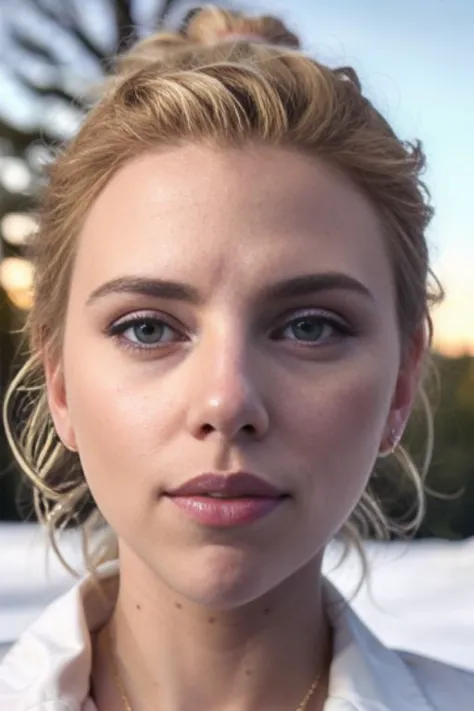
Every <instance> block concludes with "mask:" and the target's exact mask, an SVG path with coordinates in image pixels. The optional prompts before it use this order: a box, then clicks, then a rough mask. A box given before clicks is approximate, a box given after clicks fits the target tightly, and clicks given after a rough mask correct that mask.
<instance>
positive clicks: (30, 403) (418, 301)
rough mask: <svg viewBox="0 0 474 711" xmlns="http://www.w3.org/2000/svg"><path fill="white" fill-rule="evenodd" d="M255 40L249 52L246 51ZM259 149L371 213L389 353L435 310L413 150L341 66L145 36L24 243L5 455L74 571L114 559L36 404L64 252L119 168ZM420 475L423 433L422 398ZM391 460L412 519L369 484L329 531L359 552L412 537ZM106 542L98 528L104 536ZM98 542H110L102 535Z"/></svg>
mask: <svg viewBox="0 0 474 711" xmlns="http://www.w3.org/2000/svg"><path fill="white" fill-rule="evenodd" d="M254 38H255V41H253V39H254ZM193 141H201V142H203V141H204V142H209V143H210V144H212V145H218V146H223V147H230V146H232V147H234V146H241V145H245V144H248V143H249V142H253V143H265V144H271V145H276V146H284V147H289V148H293V149H296V150H300V151H304V152H305V153H307V154H312V155H315V156H319V157H321V158H322V159H323V160H325V161H326V162H327V163H329V164H331V165H333V166H334V167H336V168H337V169H339V170H341V171H342V172H343V173H344V174H345V175H347V176H348V177H349V178H350V179H351V180H352V181H353V183H354V184H355V185H356V186H358V188H359V189H360V190H362V191H363V192H364V193H365V195H366V196H367V197H368V198H369V199H370V200H371V202H372V204H373V206H374V208H375V209H376V210H377V212H378V214H379V215H380V217H381V219H382V224H383V225H384V226H385V230H384V231H385V234H384V238H385V240H386V242H387V246H388V250H389V254H390V258H391V262H392V265H393V272H394V277H395V285H396V294H397V310H398V322H399V328H400V334H401V342H402V344H405V345H407V344H408V343H409V339H410V336H411V335H412V334H413V333H414V331H415V329H417V328H418V327H420V325H422V324H425V326H426V329H427V334H428V339H429V340H431V335H432V322H431V318H430V312H429V310H430V306H431V305H432V304H434V303H435V302H437V301H438V300H439V299H440V298H441V288H440V287H439V284H438V282H437V281H436V280H434V281H433V285H434V286H433V288H431V287H430V275H431V272H430V269H429V262H428V250H427V244H426V240H425V230H426V227H427V225H428V223H429V221H430V219H431V216H432V209H431V207H430V205H429V200H428V195H427V191H426V189H425V187H424V185H423V183H422V182H421V174H422V171H423V168H424V155H423V152H422V149H421V146H420V144H419V143H408V142H403V141H401V140H400V139H399V138H398V137H397V136H396V135H395V133H394V132H393V130H392V129H391V128H390V126H389V125H388V123H387V122H386V121H385V120H384V118H383V117H382V116H381V115H380V114H379V113H378V111H377V110H376V109H375V108H374V107H373V106H372V104H371V103H370V102H369V101H368V100H367V98H365V96H364V95H363V93H362V90H361V85H360V82H359V79H358V77H357V74H356V73H355V71H354V70H353V69H352V68H350V67H339V68H336V69H331V68H329V67H327V66H325V65H323V64H321V63H319V62H317V61H315V60H314V59H312V58H310V57H308V56H306V55H305V54H304V53H302V52H301V51H300V49H299V41H298V38H297V37H296V35H294V34H293V33H291V32H289V31H288V30H287V29H286V27H285V26H284V25H283V24H282V22H280V21H279V20H278V19H275V18H272V17H257V18H252V17H248V16H246V15H243V14H241V13H238V12H230V11H226V10H223V9H220V8H218V7H213V6H208V7H205V8H203V9H201V10H199V11H198V12H194V13H193V14H192V16H189V17H188V21H187V22H186V23H185V24H184V25H183V27H182V28H181V30H180V31H179V32H176V33H169V32H168V33H164V32H163V33H160V32H158V33H156V34H155V35H153V36H151V37H149V38H148V39H146V40H144V41H142V42H141V43H139V44H138V45H137V46H136V47H135V48H132V50H131V51H130V52H129V53H128V54H127V55H125V56H123V57H121V58H120V59H119V60H118V62H117V71H116V74H115V75H114V76H113V77H111V78H110V79H109V80H108V81H107V83H106V86H105V87H104V92H103V96H102V97H101V98H100V100H99V101H98V102H97V104H96V106H95V107H94V108H93V109H92V110H91V111H90V113H89V115H88V116H87V118H86V119H85V121H84V123H83V125H82V127H81V129H80V130H79V132H78V135H77V136H76V138H75V139H74V140H73V141H72V143H71V144H70V145H69V146H68V147H67V148H66V150H65V151H64V152H63V153H62V154H61V155H60V156H59V157H58V158H57V160H56V161H55V163H54V164H53V166H52V168H51V173H50V180H49V184H48V185H47V187H46V188H45V191H44V195H43V197H42V201H41V208H40V212H39V230H38V232H37V233H36V234H35V236H34V242H33V244H32V249H33V259H34V263H35V268H36V276H35V299H34V304H33V306H32V309H31V312H30V314H29V318H28V323H27V333H28V336H29V348H30V357H29V359H28V361H27V362H26V364H25V365H24V367H23V368H22V369H21V371H20V372H19V373H18V375H17V377H16V378H15V379H14V381H13V383H12V384H11V387H10V388H9V391H8V393H7V396H6V398H5V403H4V419H5V426H6V431H7V435H8V438H9V441H10V445H11V447H12V450H13V453H14V456H15V458H16V460H17V462H18V464H19V465H20V467H21V469H22V470H23V472H24V474H25V475H26V476H27V478H28V479H29V480H30V482H31V483H32V485H33V490H34V500H35V507H36V511H37V515H38V517H39V519H40V520H41V521H42V522H43V523H45V524H46V526H47V527H48V529H49V532H50V535H51V540H52V542H53V545H55V540H56V539H55V535H56V533H57V532H58V531H59V530H61V529H62V528H64V527H65V526H66V525H68V524H69V523H71V522H73V523H76V524H78V525H79V526H80V527H81V530H82V532H83V541H84V551H85V558H86V565H87V567H88V568H89V569H91V570H94V569H95V567H96V565H97V564H98V563H99V562H102V561H104V560H106V559H110V558H113V557H115V556H116V545H115V544H114V540H113V535H112V536H109V537H108V538H106V539H104V541H105V542H104V541H103V546H102V547H101V548H100V549H99V548H97V549H95V551H94V552H93V551H92V550H91V547H90V531H91V530H93V529H95V528H96V527H97V526H99V527H100V526H103V524H104V522H103V520H102V519H101V516H100V513H99V511H98V510H97V508H96V506H95V504H94V502H93V501H91V498H90V494H89V491H88V487H87V484H86V481H85V479H84V475H83V472H82V470H81V466H80V462H79V458H78V456H77V454H76V453H73V452H69V451H68V450H67V449H65V447H64V445H63V444H62V442H61V441H60V440H59V438H58V436H57V434H56V432H55V429H54V425H53V422H52V419H51V416H50V413H49V409H48V403H47V398H46V393H45V380H44V372H43V365H42V353H44V351H45V350H47V351H49V352H51V353H52V354H54V355H55V356H59V354H60V352H61V346H62V337H63V329H64V321H65V313H66V307H67V302H68V290H69V283H70V279H71V273H72V269H73V265H74V255H75V246H76V242H77V239H78V235H79V233H80V231H81V226H82V224H83V222H84V219H85V217H86V215H87V212H88V210H89V209H90V206H91V205H92V203H93V202H94V200H95V199H96V198H97V196H98V195H99V193H100V192H101V190H102V189H103V188H104V186H105V185H106V183H107V182H108V181H109V180H110V179H111V177H112V176H113V175H114V173H116V172H117V171H118V170H119V168H120V167H121V166H122V165H124V164H125V163H126V162H127V161H128V160H130V159H131V158H132V157H135V156H137V155H138V154H141V153H144V152H146V151H150V150H155V149H156V148H158V147H160V146H163V145H170V144H178V143H183V142H193ZM422 402H423V403H424V405H425V406H426V413H427V422H428V442H427V454H426V457H425V462H424V467H423V470H424V471H426V468H427V465H428V463H429V455H430V451H431V440H432V421H431V416H430V411H429V407H428V405H427V401H426V397H422ZM395 457H396V459H397V460H398V462H399V463H400V464H401V466H402V469H403V470H404V471H405V473H406V474H407V476H408V478H409V480H410V481H411V483H412V485H413V488H414V491H415V495H416V506H415V508H414V511H413V512H412V514H411V516H410V517H409V518H408V519H407V520H405V521H402V522H400V521H399V522H396V521H390V520H389V519H388V518H387V516H386V515H385V514H384V512H383V509H382V506H381V504H380V502H379V501H378V500H377V497H376V496H375V495H373V494H372V493H371V485H370V483H369V488H368V489H367V490H366V491H365V492H364V494H363V495H362V497H361V500H360V502H359V504H358V506H357V507H356V509H355V511H354V512H353V514H352V516H351V518H350V520H349V521H348V522H347V524H346V526H345V527H344V529H343V531H342V532H341V533H342V534H343V536H345V537H346V538H347V539H348V540H350V541H352V543H354V544H355V545H356V546H357V547H358V548H359V549H360V550H361V538H362V537H364V536H366V535H368V534H369V533H370V532H371V533H373V534H375V535H377V536H379V537H386V536H388V535H390V533H392V532H395V533H397V534H398V535H399V534H401V533H403V532H406V531H409V530H414V529H416V527H417V526H418V525H419V523H420V521H421V518H422V516H423V511H424V495H423V491H424V490H423V482H422V474H423V472H421V473H420V472H419V471H418V470H417V468H416V467H415V465H414V463H413V461H412V460H411V458H410V457H409V455H408V454H407V452H406V451H405V450H404V449H403V447H400V446H399V447H397V448H396V451H395ZM105 530H107V528H105ZM109 533H111V532H109Z"/></svg>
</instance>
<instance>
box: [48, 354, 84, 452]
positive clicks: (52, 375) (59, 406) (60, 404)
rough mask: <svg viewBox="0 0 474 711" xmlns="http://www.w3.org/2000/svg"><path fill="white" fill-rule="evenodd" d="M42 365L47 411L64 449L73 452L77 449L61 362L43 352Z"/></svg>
mask: <svg viewBox="0 0 474 711" xmlns="http://www.w3.org/2000/svg"><path fill="white" fill-rule="evenodd" d="M43 367H44V372H45V378H46V393H47V398H48V406H49V411H50V413H51V417H52V419H53V422H54V427H55V429H56V432H57V435H58V437H59V439H60V440H61V442H62V443H63V444H64V446H65V447H66V449H69V450H70V451H72V452H75V451H77V448H76V437H75V434H74V429H73V426H72V423H71V419H70V415H69V409H68V403H67V396H66V384H65V378H64V367H63V364H62V362H61V360H59V359H56V358H52V357H51V355H48V354H45V355H44V356H43Z"/></svg>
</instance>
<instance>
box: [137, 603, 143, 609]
mask: <svg viewBox="0 0 474 711" xmlns="http://www.w3.org/2000/svg"><path fill="white" fill-rule="evenodd" d="M141 609H142V606H141V605H139V604H138V602H137V610H141Z"/></svg>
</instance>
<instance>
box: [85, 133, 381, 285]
mask: <svg viewBox="0 0 474 711" xmlns="http://www.w3.org/2000/svg"><path fill="white" fill-rule="evenodd" d="M323 271H338V272H340V271H343V272H346V273H348V274H350V275H352V276H354V277H355V278H358V279H359V280H361V281H363V282H364V283H366V284H367V285H368V286H369V287H370V288H371V289H372V290H373V291H374V292H375V293H376V294H377V293H379V294H380V297H381V298H382V297H383V296H384V294H385V295H386V292H387V283H389V282H391V273H390V271H391V270H390V265H389V262H388V258H387V255H386V249H385V245H384V241H383V237H382V230H381V226H380V223H379V220H378V217H377V214H376V212H375V210H374V209H373V208H372V206H371V205H370V203H369V202H368V200H366V199H365V197H364V196H363V195H361V194H360V193H359V191H358V190H357V189H356V188H355V187H354V186H353V185H352V184H351V183H350V182H349V181H348V180H346V179H345V178H344V177H343V176H341V175H339V174H338V173H337V172H335V171H333V170H331V169H330V168H328V167H327V166H326V165H324V164H323V163H322V162H320V161H318V160H317V159H315V158H314V157H310V156H307V155H302V154H300V153H298V152H296V151H290V150H287V149H283V148H273V147H247V148H245V149H232V150H222V149H220V150H219V149H211V148H206V147H199V146H182V147H178V148H174V149H170V150H167V151H166V152H161V153H150V154H146V155H143V156H141V157H139V158H137V159H135V160H134V161H132V162H130V163H129V164H127V165H125V166H124V167H123V168H122V169H121V170H120V171H119V172H118V173H117V174H116V175H115V176H114V177H113V178H112V179H111V181H110V182H109V183H108V185H107V186H106V187H105V188H104V190H103V192H102V193H101V194H100V195H99V197H98V199H97V200H96V202H95V203H94V205H93V207H92V209H91V211H90V213H89V214H88V217H87V219H86V221H85V224H84V228H83V231H82V234H81V236H80V242H79V248H78V254H77V261H76V269H75V279H76V280H79V281H80V286H81V287H82V288H84V289H90V290H92V289H94V288H96V287H97V286H98V285H100V283H101V282H103V281H107V280H110V279H114V278H117V277H121V276H124V275H127V274H137V275H143V274H145V275H147V276H156V277H161V278H163V277H165V278H167V279H170V280H172V279H176V280H179V281H188V282H190V283H193V284H194V285H195V286H197V287H198V288H202V289H203V290H206V289H209V288H211V287H212V288H217V286H218V285H219V284H222V285H227V286H228V285H229V284H231V283H235V284H236V285H237V286H239V288H243V289H245V288H248V289H252V288H254V287H256V286H257V285H261V284H262V282H268V281H272V280H275V281H276V280H278V279H280V278H281V279H284V278H288V277H291V276H292V275H293V274H302V273H305V272H323Z"/></svg>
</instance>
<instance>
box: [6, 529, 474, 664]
mask: <svg viewBox="0 0 474 711" xmlns="http://www.w3.org/2000/svg"><path fill="white" fill-rule="evenodd" d="M62 550H63V551H64V552H65V554H66V557H67V559H68V561H70V562H71V563H72V564H73V565H79V561H80V555H79V551H78V547H77V544H74V539H71V537H69V538H68V539H66V541H65V543H64V546H63V547H62ZM367 555H368V558H369V561H370V568H371V577H370V580H369V581H368V584H367V583H364V585H363V587H362V589H361V590H360V591H359V592H358V593H357V595H355V597H354V590H355V588H356V587H357V583H358V581H359V579H360V567H359V564H358V561H357V557H356V556H355V555H351V556H350V557H349V558H348V559H346V561H344V562H343V563H342V564H341V565H340V566H339V567H338V568H335V567H334V566H335V564H336V562H337V561H338V558H339V549H338V547H337V545H333V546H332V547H330V548H329V550H328V554H327V556H326V561H325V573H326V575H327V576H328V577H329V578H330V579H331V580H332V581H333V582H334V584H335V585H336V586H337V587H338V588H339V589H340V590H341V591H342V592H343V593H344V595H345V596H346V597H348V598H349V599H352V598H353V600H352V604H353V606H354V608H355V609H356V610H357V612H358V613H359V615H360V616H361V617H362V618H363V619H364V620H365V622H366V623H367V624H368V626H369V627H371V628H372V629H373V630H374V631H375V632H376V633H377V634H378V636H379V637H380V638H381V639H382V640H383V641H384V642H385V643H386V644H387V645H388V646H393V647H397V648H399V649H406V650H410V651H414V652H419V653H421V654H425V655H427V656H431V657H434V658H437V659H441V660H443V661H446V662H449V663H451V664H455V665H457V666H461V667H465V668H468V669H472V670H474V539H470V540H467V541H464V542H460V543H448V542H443V541H421V542H414V543H407V544H400V543H396V544H393V543H389V544H385V543H384V544H381V543H371V544H368V545H367ZM47 563H48V564H47ZM72 583H73V579H72V578H71V576H70V575H69V573H67V572H66V571H65V570H63V568H62V567H61V565H60V564H59V562H58V561H57V560H56V558H55V556H54V554H53V553H52V552H51V553H50V554H49V555H48V556H46V545H45V539H44V535H43V534H42V532H41V531H40V530H39V529H38V528H36V527H35V526H29V525H21V526H19V525H15V524H12V525H0V655H1V649H2V645H3V647H4V648H5V646H6V645H8V644H11V642H12V641H14V640H15V639H17V637H18V636H19V635H20V634H21V632H22V631H23V630H24V629H25V628H26V627H27V626H28V625H29V624H30V623H31V622H32V621H33V620H34V619H35V618H36V617H37V616H38V615H39V614H40V612H41V610H42V609H43V608H44V607H45V606H46V605H47V604H48V603H49V602H50V601H51V600H53V599H54V598H55V597H57V596H58V595H60V594H61V592H63V591H64V590H66V589H67V588H68V587H69V586H70V585H71V584H72Z"/></svg>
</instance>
